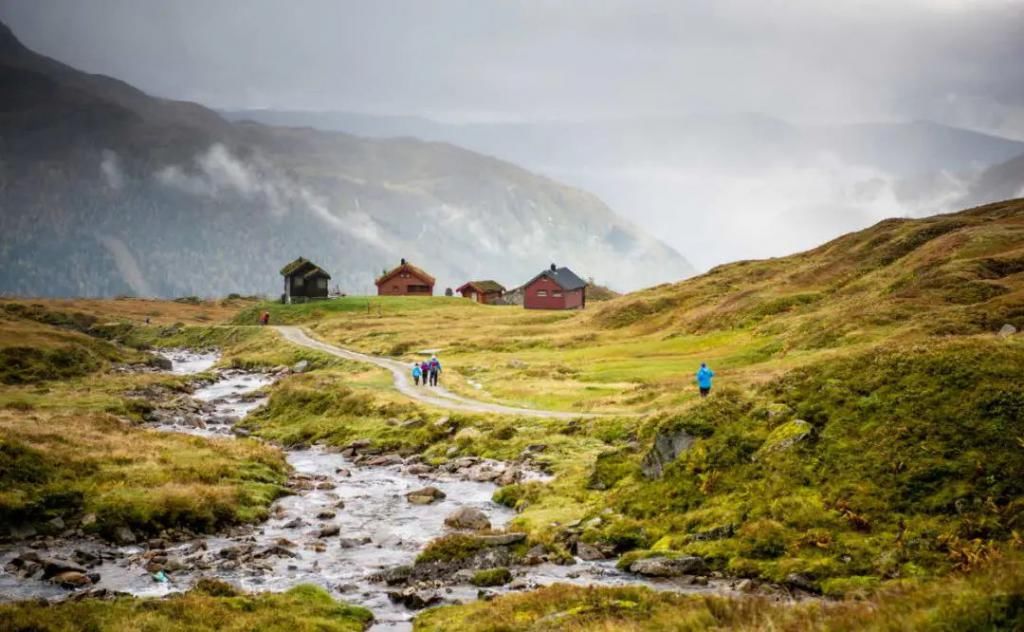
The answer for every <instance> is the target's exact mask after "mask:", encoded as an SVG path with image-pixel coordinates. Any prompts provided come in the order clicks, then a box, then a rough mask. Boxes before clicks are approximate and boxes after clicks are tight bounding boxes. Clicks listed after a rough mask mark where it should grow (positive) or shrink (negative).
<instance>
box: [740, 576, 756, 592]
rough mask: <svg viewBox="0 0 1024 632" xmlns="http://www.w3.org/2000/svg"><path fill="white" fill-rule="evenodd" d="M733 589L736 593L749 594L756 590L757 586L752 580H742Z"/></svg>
mask: <svg viewBox="0 0 1024 632" xmlns="http://www.w3.org/2000/svg"><path fill="white" fill-rule="evenodd" d="M735 589H736V590H737V591H738V592H741V593H748V594H749V593H752V592H754V591H755V590H757V584H755V583H754V580H752V579H743V580H740V582H739V583H738V584H736V586H735Z"/></svg>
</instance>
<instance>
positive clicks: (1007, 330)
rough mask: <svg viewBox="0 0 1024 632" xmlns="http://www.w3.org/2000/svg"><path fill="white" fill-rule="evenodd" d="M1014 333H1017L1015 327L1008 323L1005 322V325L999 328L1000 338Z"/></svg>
mask: <svg viewBox="0 0 1024 632" xmlns="http://www.w3.org/2000/svg"><path fill="white" fill-rule="evenodd" d="M1015 333H1017V328H1016V327H1014V326H1013V325H1011V324H1010V323H1006V324H1005V325H1003V326H1002V327H1000V328H999V335H1000V337H1002V338H1008V337H1009V336H1012V335H1013V334H1015Z"/></svg>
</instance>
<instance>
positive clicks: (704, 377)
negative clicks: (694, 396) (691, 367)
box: [697, 362, 715, 397]
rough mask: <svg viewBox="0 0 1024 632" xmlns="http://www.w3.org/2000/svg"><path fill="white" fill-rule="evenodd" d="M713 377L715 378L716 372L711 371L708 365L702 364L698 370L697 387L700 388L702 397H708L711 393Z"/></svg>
mask: <svg viewBox="0 0 1024 632" xmlns="http://www.w3.org/2000/svg"><path fill="white" fill-rule="evenodd" d="M713 377H715V372H714V371H712V370H711V369H709V368H708V365H707V364H706V363H704V362H701V363H700V369H698V370H697V386H699V387H700V396H701V397H707V396H708V393H710V392H711V378H713Z"/></svg>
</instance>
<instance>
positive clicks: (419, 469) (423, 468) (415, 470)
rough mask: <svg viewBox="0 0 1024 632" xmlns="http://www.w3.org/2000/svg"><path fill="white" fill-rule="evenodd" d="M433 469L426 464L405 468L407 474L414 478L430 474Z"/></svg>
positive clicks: (415, 464)
mask: <svg viewBox="0 0 1024 632" xmlns="http://www.w3.org/2000/svg"><path fill="white" fill-rule="evenodd" d="M433 469H434V468H432V467H430V466H429V465H427V464H426V463H414V464H412V465H410V466H409V467H407V468H405V473H406V474H411V475H413V476H419V475H420V474H429V473H430V472H432V471H433Z"/></svg>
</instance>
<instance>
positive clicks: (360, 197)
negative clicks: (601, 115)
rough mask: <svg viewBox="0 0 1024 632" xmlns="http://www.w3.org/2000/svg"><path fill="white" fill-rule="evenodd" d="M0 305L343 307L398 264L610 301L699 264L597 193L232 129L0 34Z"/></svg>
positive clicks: (394, 147)
mask: <svg viewBox="0 0 1024 632" xmlns="http://www.w3.org/2000/svg"><path fill="white" fill-rule="evenodd" d="M0 92H2V93H3V94H4V98H3V100H2V102H0V207H2V208H0V210H2V211H3V212H2V214H0V235H2V236H0V293H13V294H26V295H50V296H53V295H96V296H109V295H116V294H145V295H158V296H180V295H186V294H199V295H218V294H225V293H228V292H243V293H250V292H267V293H271V294H273V293H275V292H277V291H279V288H278V286H279V283H280V279H279V278H278V277H277V270H278V269H279V268H280V267H281V265H283V264H284V263H286V262H288V261H290V260H292V259H294V258H295V257H297V256H300V255H301V256H305V257H307V258H310V259H312V260H314V261H315V262H317V263H318V264H320V265H322V266H323V267H324V268H326V269H327V270H328V271H329V272H330V273H331V274H332V277H333V280H332V284H337V285H339V286H340V287H341V289H342V290H344V291H347V292H350V293H352V292H364V291H370V290H372V281H373V278H374V277H375V275H376V274H377V273H379V271H380V270H381V269H382V268H384V267H390V266H392V265H394V264H395V263H396V262H397V260H398V259H399V258H400V257H405V258H408V259H410V260H412V261H414V262H416V263H417V264H418V265H421V266H422V267H424V268H425V269H427V270H429V271H430V272H431V273H432V274H434V275H435V276H437V277H438V279H439V286H440V289H441V290H443V287H444V286H446V285H455V284H456V283H461V282H463V281H465V280H467V279H470V278H481V277H494V278H497V279H498V280H501V281H503V282H505V283H506V284H508V285H515V284H517V283H519V282H521V281H523V280H525V279H526V278H529V277H530V276H532V275H533V274H536V272H537V271H538V270H540V269H542V268H543V267H545V266H547V265H548V264H549V263H551V262H552V261H555V262H557V263H559V264H560V265H568V266H570V267H572V268H573V269H574V270H576V271H577V272H578V273H580V274H582V275H587V276H593V277H595V278H596V279H597V280H598V281H601V282H604V283H608V284H610V285H612V286H614V287H616V288H621V289H632V288H636V287H640V286H644V285H653V284H655V283H658V282H661V281H666V280H670V279H676V278H679V277H684V276H688V275H690V274H692V273H693V268H692V266H690V265H689V264H688V263H687V262H686V260H685V259H683V257H682V256H680V255H679V254H678V253H677V252H675V251H673V250H672V249H671V248H669V247H667V246H665V245H664V244H663V243H661V242H660V241H658V240H656V239H655V238H653V237H651V236H650V235H647V234H645V233H643V232H642V231H641V230H639V229H638V228H636V227H635V226H633V225H632V224H631V223H629V222H627V221H625V220H623V219H622V218H620V217H618V216H616V215H615V214H614V213H613V212H612V211H611V210H610V209H609V208H608V207H607V206H606V205H605V204H603V203H602V202H601V201H600V200H599V199H597V198H596V197H595V196H593V195H591V194H589V193H586V192H584V191H581V190H578V189H574V188H570V187H567V186H564V185H562V184H559V183H558V182H555V181H553V180H551V179H549V178H544V177H541V176H537V175H535V174H532V173H530V172H528V171H526V170H524V169H521V168H519V167H516V166H514V165H512V164H509V163H506V162H503V161H500V160H497V159H493V158H489V157H486V156H481V155H479V154H475V153H473V152H470V151H467V150H464V149H460V148H458V147H455V146H453V145H449V144H444V143H427V142H421V141H414V140H409V139H393V140H379V139H367V138H360V137H356V136H352V135H349V134H344V133H337V132H324V131H317V130H312V129H288V128H278V127H273V126H267V125H263V124H258V123H245V122H241V123H234V122H231V121H228V120H225V119H224V118H222V117H221V116H219V115H218V114H217V113H215V112H213V111H211V110H209V109H207V108H204V107H203V106H200V105H198V104H194V103H186V102H180V101H173V100H167V99H158V98H154V97H151V96H149V95H146V94H145V93H143V92H141V91H139V90H137V89H136V88H134V87H132V86H130V85H128V84H126V83H124V82H121V81H118V80H116V79H113V78H110V77H105V76H102V75H89V74H86V73H83V72H80V71H78V70H75V69H73V68H70V67H68V66H66V65H64V64H61V63H59V62H57V61H55V60H52V59H49V58H46V57H43V56H41V55H38V54H36V53H34V52H32V51H30V50H28V49H27V48H25V47H24V46H23V45H22V44H21V43H20V42H19V41H18V40H17V38H16V37H15V36H14V34H13V33H11V31H10V30H9V29H8V28H7V27H6V26H4V25H2V24H0Z"/></svg>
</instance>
